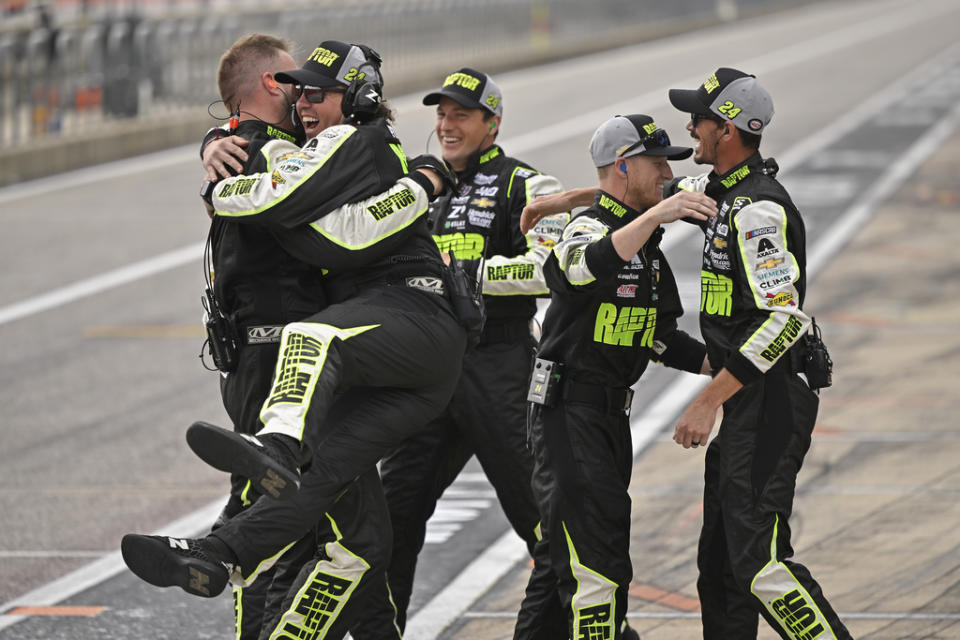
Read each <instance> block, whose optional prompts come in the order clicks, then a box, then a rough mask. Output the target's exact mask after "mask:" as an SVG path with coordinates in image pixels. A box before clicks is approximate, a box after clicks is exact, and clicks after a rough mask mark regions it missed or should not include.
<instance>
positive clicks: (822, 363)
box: [802, 318, 833, 391]
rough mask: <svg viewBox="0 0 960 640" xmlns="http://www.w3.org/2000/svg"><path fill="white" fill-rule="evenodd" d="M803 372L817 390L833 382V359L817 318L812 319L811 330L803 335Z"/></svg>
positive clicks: (808, 382)
mask: <svg viewBox="0 0 960 640" xmlns="http://www.w3.org/2000/svg"><path fill="white" fill-rule="evenodd" d="M802 340H803V372H804V373H805V374H806V376H807V384H809V385H810V388H811V389H813V390H814V391H816V390H817V389H825V388H827V387H829V386H830V385H832V384H833V360H831V359H830V354H829V353H827V345H825V344H823V338H822V337H821V335H820V327H819V326H817V320H816V318H811V319H810V331H808V332H807V333H805V334H804V335H803V338H802Z"/></svg>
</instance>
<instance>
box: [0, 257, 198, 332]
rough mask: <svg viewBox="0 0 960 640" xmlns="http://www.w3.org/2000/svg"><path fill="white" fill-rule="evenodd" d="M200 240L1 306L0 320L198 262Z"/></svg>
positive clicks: (51, 306) (64, 302)
mask: <svg viewBox="0 0 960 640" xmlns="http://www.w3.org/2000/svg"><path fill="white" fill-rule="evenodd" d="M203 246H204V243H202V242H201V243H198V244H192V245H189V246H186V247H183V248H181V249H175V250H173V251H169V252H167V253H162V254H160V255H158V256H154V257H152V258H147V259H146V260H141V261H140V262H135V263H133V264H130V265H127V266H125V267H121V268H119V269H114V270H113V271H108V272H106V273H103V274H101V275H99V276H94V277H92V278H87V279H86V280H81V281H79V282H75V283H73V284H70V285H67V286H65V287H61V288H59V289H54V290H53V291H49V292H47V293H45V294H43V295H39V296H36V297H33V298H28V299H26V300H23V301H22V302H17V303H14V304H11V305H7V306H5V307H0V324H5V323H7V322H13V321H14V320H20V319H21V318H26V317H27V316H32V315H33V314H35V313H40V312H42V311H47V310H48V309H53V308H55V307H59V306H60V305H64V304H67V303H70V302H74V301H76V300H80V299H81V298H86V297H87V296H92V295H95V294H97V293H102V292H104V291H106V290H108V289H112V288H114V287H119V286H120V285H123V284H128V283H130V282H135V281H137V280H142V279H143V278H147V277H149V276H152V275H155V274H158V273H163V272H164V271H168V270H170V269H175V268H176V267H179V266H181V265H184V264H186V263H188V262H192V261H194V260H196V261H197V262H198V263H199V261H200V259H201V257H202V256H203Z"/></svg>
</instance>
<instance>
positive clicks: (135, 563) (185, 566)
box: [120, 533, 233, 598]
mask: <svg viewBox="0 0 960 640" xmlns="http://www.w3.org/2000/svg"><path fill="white" fill-rule="evenodd" d="M120 551H121V552H122V553H123V561H124V562H126V563H127V566H128V567H130V571H132V572H133V573H135V574H136V575H137V577H139V578H140V579H142V580H144V581H146V582H149V583H150V584H152V585H155V586H158V587H180V588H181V589H183V590H184V591H186V592H187V593H190V594H192V595H195V596H201V597H203V598H213V597H214V596H217V595H219V594H220V592H221V591H223V589H224V587H226V586H227V581H228V580H229V577H230V571H232V570H233V567H231V566H230V565H228V564H226V563H224V562H219V561H217V560H215V559H213V558H211V557H210V556H209V555H208V554H207V553H206V552H205V550H204V548H203V545H202V544H201V542H200V541H199V540H193V539H191V538H170V537H167V536H142V535H137V534H135V533H130V534H127V535H125V536H123V541H122V542H121V543H120Z"/></svg>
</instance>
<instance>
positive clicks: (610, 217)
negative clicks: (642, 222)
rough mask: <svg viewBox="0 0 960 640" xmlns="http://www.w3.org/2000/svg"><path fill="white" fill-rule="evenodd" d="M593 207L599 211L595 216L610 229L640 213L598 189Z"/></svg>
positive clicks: (623, 223)
mask: <svg viewBox="0 0 960 640" xmlns="http://www.w3.org/2000/svg"><path fill="white" fill-rule="evenodd" d="M593 208H594V209H596V210H597V211H598V212H599V213H600V215H599V216H597V218H598V219H599V220H600V222H602V223H603V224H605V225H607V226H608V227H610V228H611V229H619V228H620V227H622V226H623V225H625V224H627V223H628V222H630V221H631V220H633V219H634V218H637V217H638V216H639V215H640V214H641V213H642V212H641V211H637V210H636V209H634V208H633V207H631V206H630V205H627V204H624V203H622V202H620V201H619V200H617V199H616V198H614V197H613V196H612V195H610V194H609V193H607V192H606V191H601V190H599V189H598V190H597V197H596V198H594V200H593Z"/></svg>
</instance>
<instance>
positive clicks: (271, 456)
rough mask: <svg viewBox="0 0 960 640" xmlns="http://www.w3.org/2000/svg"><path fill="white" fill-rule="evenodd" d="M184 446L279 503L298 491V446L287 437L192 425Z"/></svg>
mask: <svg viewBox="0 0 960 640" xmlns="http://www.w3.org/2000/svg"><path fill="white" fill-rule="evenodd" d="M187 444H188V445H190V448H191V449H193V452H194V453H195V454H197V456H199V457H200V459H201V460H203V461H204V462H206V463H207V464H209V465H210V466H211V467H213V468H214V469H219V470H220V471H226V472H228V473H236V474H238V475H241V476H243V477H244V478H249V479H250V481H251V482H253V485H254V487H255V488H257V489H258V490H259V491H261V492H262V493H265V494H267V495H268V496H271V497H273V498H277V499H278V500H288V499H290V498H292V497H293V496H294V495H296V493H297V490H298V489H299V488H300V466H299V455H298V454H299V443H298V442H297V441H296V440H294V439H293V438H291V437H289V436H285V435H282V434H278V433H269V434H265V435H262V436H251V435H246V434H241V433H235V432H233V431H229V430H227V429H223V428H221V427H216V426H214V425H212V424H207V423H206V422H194V423H193V424H192V425H190V428H188V429H187Z"/></svg>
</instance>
